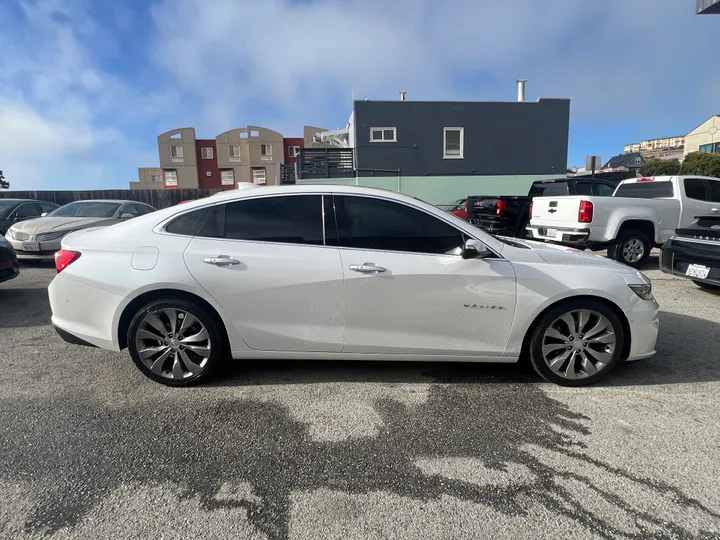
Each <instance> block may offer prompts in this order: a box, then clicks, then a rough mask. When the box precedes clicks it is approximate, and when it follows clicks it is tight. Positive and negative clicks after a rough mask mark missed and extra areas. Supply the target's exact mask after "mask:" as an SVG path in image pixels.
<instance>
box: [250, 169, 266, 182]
mask: <svg viewBox="0 0 720 540" xmlns="http://www.w3.org/2000/svg"><path fill="white" fill-rule="evenodd" d="M252 181H253V183H254V184H265V183H266V182H267V179H266V177H265V169H253V170H252Z"/></svg>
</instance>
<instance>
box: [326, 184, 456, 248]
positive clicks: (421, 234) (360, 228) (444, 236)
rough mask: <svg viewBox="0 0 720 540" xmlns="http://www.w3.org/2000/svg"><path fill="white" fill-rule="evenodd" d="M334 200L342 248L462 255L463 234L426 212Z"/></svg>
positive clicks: (358, 200) (375, 201)
mask: <svg viewBox="0 0 720 540" xmlns="http://www.w3.org/2000/svg"><path fill="white" fill-rule="evenodd" d="M335 199H336V203H335V209H336V211H337V216H338V226H339V231H340V245H341V246H344V247H351V248H358V249H377V250H384V251H402V252H408V253H427V254H448V253H452V254H459V253H460V251H459V249H460V248H461V247H462V245H463V241H464V237H463V234H462V233H461V232H460V231H459V230H457V229H456V228H455V227H453V226H451V225H449V224H447V223H445V222H444V221H441V220H439V219H437V218H435V217H433V216H431V215H429V214H426V213H425V212H422V211H420V210H416V209H414V208H411V207H409V206H405V205H404V204H400V203H396V202H392V201H385V200H382V199H373V198H369V197H346V196H342V197H340V196H338V197H336V198H335Z"/></svg>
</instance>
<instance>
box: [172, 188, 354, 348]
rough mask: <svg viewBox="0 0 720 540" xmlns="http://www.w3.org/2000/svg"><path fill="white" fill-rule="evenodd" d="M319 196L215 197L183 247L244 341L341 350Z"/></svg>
mask: <svg viewBox="0 0 720 540" xmlns="http://www.w3.org/2000/svg"><path fill="white" fill-rule="evenodd" d="M326 200H327V201H330V197H329V196H327V197H326ZM325 203H326V201H325V200H324V199H323V197H322V196H321V195H310V194H308V195H291V196H270V197H254V198H248V199H244V200H241V201H235V202H231V203H228V204H226V205H220V206H219V207H218V210H216V213H217V216H214V215H213V216H211V217H210V218H208V221H206V222H205V226H204V227H203V229H202V230H201V231H200V233H199V234H198V235H197V236H195V237H194V238H193V240H192V241H191V242H190V243H189V245H188V247H187V249H186V250H185V252H184V259H185V263H186V264H187V267H188V269H189V270H190V272H191V274H192V275H193V277H194V278H195V279H196V280H197V282H198V283H199V284H200V285H201V286H202V287H203V288H204V289H205V290H206V291H207V292H208V293H209V294H210V295H212V297H213V298H214V299H215V300H216V301H217V302H218V303H219V304H220V305H221V306H222V307H223V309H224V311H225V312H226V313H227V314H228V315H229V316H230V318H231V319H232V321H233V323H234V324H235V326H236V328H237V330H238V332H239V333H240V334H241V335H242V337H243V339H244V340H245V342H246V343H247V345H248V346H249V347H250V348H252V349H256V350H261V351H304V352H340V351H341V350H342V344H343V286H344V284H343V274H342V267H341V265H340V253H339V250H338V248H337V242H336V235H335V226H334V222H333V224H332V228H331V231H330V234H326V231H325V227H324V223H323V215H324V214H323V204H325ZM327 204H329V202H327ZM168 231H169V232H172V231H171V228H170V226H169V227H168Z"/></svg>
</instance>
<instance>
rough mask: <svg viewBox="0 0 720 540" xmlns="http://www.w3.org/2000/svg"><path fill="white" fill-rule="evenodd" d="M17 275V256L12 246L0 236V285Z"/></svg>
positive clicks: (18, 271)
mask: <svg viewBox="0 0 720 540" xmlns="http://www.w3.org/2000/svg"><path fill="white" fill-rule="evenodd" d="M19 273H20V270H19V268H18V260H17V255H16V254H15V250H14V249H13V247H12V244H10V242H8V241H7V240H5V238H4V237H2V236H0V283H2V282H3V281H8V280H10V279H13V278H16V277H17V276H18V274H19Z"/></svg>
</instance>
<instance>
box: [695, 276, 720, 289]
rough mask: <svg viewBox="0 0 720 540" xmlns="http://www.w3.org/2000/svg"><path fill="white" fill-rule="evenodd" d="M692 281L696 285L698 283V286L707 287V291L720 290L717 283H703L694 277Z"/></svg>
mask: <svg viewBox="0 0 720 540" xmlns="http://www.w3.org/2000/svg"><path fill="white" fill-rule="evenodd" d="M692 282H693V283H694V284H695V285H697V286H698V287H700V288H701V289H705V290H706V291H716V292H720V287H718V286H717V285H712V284H710V283H703V282H702V281H697V280H695V279H693V280H692Z"/></svg>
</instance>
